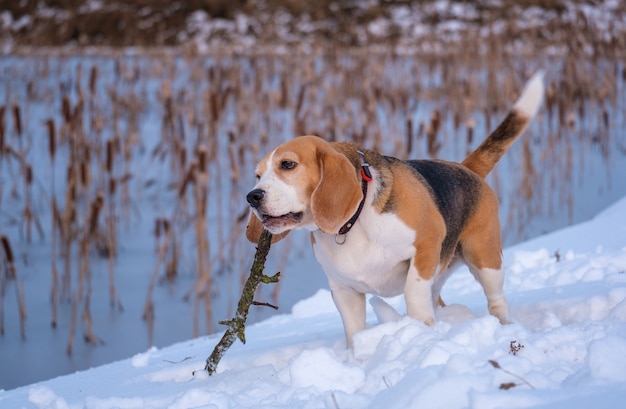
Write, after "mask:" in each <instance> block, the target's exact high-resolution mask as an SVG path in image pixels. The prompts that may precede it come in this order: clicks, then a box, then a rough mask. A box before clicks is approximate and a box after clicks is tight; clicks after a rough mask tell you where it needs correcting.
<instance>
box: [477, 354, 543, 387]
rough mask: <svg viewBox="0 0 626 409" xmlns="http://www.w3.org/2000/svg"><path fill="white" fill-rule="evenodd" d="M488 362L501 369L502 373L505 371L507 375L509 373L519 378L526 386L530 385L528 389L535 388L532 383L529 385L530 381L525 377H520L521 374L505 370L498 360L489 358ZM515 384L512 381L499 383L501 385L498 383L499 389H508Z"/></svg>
mask: <svg viewBox="0 0 626 409" xmlns="http://www.w3.org/2000/svg"><path fill="white" fill-rule="evenodd" d="M488 362H489V363H490V364H491V366H493V367H494V368H496V369H499V370H501V371H502V372H504V373H507V374H509V375H511V376H514V377H516V378H517V379H519V380H520V381H522V382H523V383H524V384H526V385H527V386H528V387H530V389H535V387H534V386H532V385H531V384H530V383H529V382H528V381H527V380H526V379H524V378H522V377H521V376H519V375H516V374H514V373H513V372H511V371H507V370H506V369H504V368H502V367H501V366H500V364H499V363H498V361H495V360H493V359H490V360H489V361H488ZM515 386H517V384H515V383H512V382H508V383H503V384H501V385H500V389H504V390H509V389H511V388H514V387H515Z"/></svg>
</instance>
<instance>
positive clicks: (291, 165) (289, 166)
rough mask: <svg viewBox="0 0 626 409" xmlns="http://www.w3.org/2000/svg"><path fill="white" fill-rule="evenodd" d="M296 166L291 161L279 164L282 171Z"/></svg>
mask: <svg viewBox="0 0 626 409" xmlns="http://www.w3.org/2000/svg"><path fill="white" fill-rule="evenodd" d="M296 165H297V163H296V162H294V161H292V160H284V161H282V162H280V168H281V169H283V170H291V169H293V168H295V167H296Z"/></svg>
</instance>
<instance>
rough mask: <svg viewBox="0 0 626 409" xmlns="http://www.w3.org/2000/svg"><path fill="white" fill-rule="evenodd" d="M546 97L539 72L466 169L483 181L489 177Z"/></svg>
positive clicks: (468, 161)
mask: <svg viewBox="0 0 626 409" xmlns="http://www.w3.org/2000/svg"><path fill="white" fill-rule="evenodd" d="M543 93H544V90H543V73H542V72H538V73H536V74H535V75H533V77H532V78H531V79H530V80H529V81H528V82H527V83H526V86H525V87H524V91H522V95H521V96H520V97H519V99H518V100H517V102H516V103H515V105H513V109H511V111H510V112H509V113H508V115H507V116H506V118H504V121H502V123H501V124H500V125H498V127H497V128H496V129H495V131H493V132H492V133H491V135H489V136H488V137H487V139H485V140H484V141H483V143H481V144H480V146H479V147H478V148H476V150H474V151H473V152H472V153H470V154H469V156H468V157H467V158H465V160H464V161H463V165H464V166H465V167H467V168H469V169H471V170H473V171H474V172H476V173H477V174H478V175H480V176H481V177H483V178H484V177H485V176H487V174H489V172H491V170H492V169H493V168H494V166H496V163H498V161H499V160H500V158H501V157H502V155H504V153H505V152H506V151H507V150H508V149H509V147H510V146H511V145H512V144H513V142H515V140H516V139H517V137H518V136H520V135H521V134H522V132H524V130H525V129H526V127H527V126H528V124H529V123H530V121H531V119H533V117H534V116H535V114H536V113H537V111H538V110H539V107H540V106H541V101H542V100H543Z"/></svg>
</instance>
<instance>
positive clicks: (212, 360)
mask: <svg viewBox="0 0 626 409" xmlns="http://www.w3.org/2000/svg"><path fill="white" fill-rule="evenodd" d="M271 244H272V234H271V233H270V232H268V231H267V230H263V232H262V233H261V237H260V238H259V243H258V247H257V249H256V254H255V255H254V262H253V263H252V268H251V269H250V276H249V277H248V280H246V283H245V285H244V287H243V292H242V294H241V298H240V299H239V304H238V306H237V313H236V314H235V318H233V319H231V320H229V321H222V322H220V324H224V325H227V326H228V329H227V330H226V332H225V333H224V335H223V336H222V339H221V340H220V342H219V343H218V344H217V345H216V346H215V348H214V349H213V353H212V354H211V356H209V357H208V358H207V360H206V365H205V367H204V369H205V370H206V371H208V372H209V375H213V374H214V373H215V371H216V370H217V364H218V363H219V362H220V360H221V359H222V356H224V354H225V353H226V351H227V350H228V348H230V346H231V345H232V344H233V343H234V342H235V338H239V340H240V341H241V342H242V343H244V344H245V343H246V335H245V330H246V319H247V318H248V310H249V309H250V305H253V304H255V301H254V293H255V291H256V289H257V287H258V286H259V284H261V283H264V284H269V283H277V282H278V278H279V277H280V273H276V274H275V275H273V276H267V275H265V274H263V269H264V268H265V260H266V258H267V254H268V253H269V251H270V246H271Z"/></svg>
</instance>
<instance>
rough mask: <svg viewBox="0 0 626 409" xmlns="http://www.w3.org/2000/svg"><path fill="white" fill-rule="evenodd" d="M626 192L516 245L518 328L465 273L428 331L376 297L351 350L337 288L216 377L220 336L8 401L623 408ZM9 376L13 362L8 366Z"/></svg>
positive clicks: (240, 352)
mask: <svg viewBox="0 0 626 409" xmlns="http://www.w3.org/2000/svg"><path fill="white" fill-rule="evenodd" d="M625 239H626V198H624V199H622V200H620V201H619V202H617V203H616V204H615V205H613V206H611V207H610V208H609V209H607V210H606V211H604V212H602V213H601V214H599V215H598V216H596V217H595V218H594V219H592V220H590V221H588V222H585V223H581V224H579V225H575V226H571V227H568V228H566V229H563V230H560V231H557V232H553V233H551V234H548V235H545V236H541V237H538V238H536V239H533V240H530V241H528V242H525V243H522V244H518V245H516V246H514V247H511V248H508V249H506V250H505V251H504V260H505V269H506V272H507V277H506V282H505V290H506V293H507V297H508V298H509V303H510V307H511V313H512V316H513V320H514V323H513V324H511V325H505V326H503V325H500V324H499V323H498V320H497V319H496V318H494V317H492V316H490V315H488V313H487V309H486V305H485V302H484V296H483V295H482V294H481V290H480V287H479V286H478V285H477V284H476V283H474V281H473V278H472V277H471V275H470V274H469V272H468V271H467V270H466V269H464V268H461V269H459V271H457V272H456V273H455V275H453V276H452V278H451V279H450V280H449V282H448V283H447V286H446V287H444V291H443V294H442V295H443V298H444V300H446V301H447V302H448V306H446V307H444V308H440V309H439V310H438V318H439V320H438V322H437V323H436V324H435V325H434V326H432V327H428V326H426V325H424V324H423V323H421V322H418V321H415V320H413V319H411V318H409V317H405V316H404V310H403V309H404V307H403V305H404V302H403V300H402V298H401V297H396V298H393V299H385V300H383V299H379V298H372V299H371V300H370V304H371V306H370V307H368V329H366V330H365V331H362V332H361V333H359V334H357V336H356V337H355V341H354V349H353V350H347V349H345V342H344V340H343V328H342V324H341V319H340V317H339V315H338V313H337V312H336V310H335V309H334V306H333V305H332V298H331V296H330V293H329V292H328V291H327V290H319V291H318V292H317V293H316V294H315V295H313V296H312V297H310V298H308V299H305V300H303V301H300V302H298V303H297V304H296V305H295V306H294V307H293V310H292V312H291V313H290V314H282V315H276V316H274V317H272V318H269V319H267V320H265V321H262V322H259V323H257V324H254V325H251V326H249V327H248V329H247V331H246V338H247V340H248V342H247V344H246V345H243V344H241V343H239V342H237V343H235V344H234V345H233V347H232V348H231V349H230V350H229V351H228V352H227V353H226V355H225V357H224V358H223V360H222V362H221V363H220V365H219V366H218V373H217V374H215V375H213V376H211V377H209V376H208V375H207V374H206V372H204V371H203V367H204V360H205V359H206V357H207V356H208V355H209V354H210V352H211V350H212V348H213V347H214V346H215V344H216V343H217V342H218V340H219V337H220V336H221V334H215V335H211V336H207V337H201V338H197V339H191V340H189V341H186V342H182V343H178V344H175V345H172V346H170V347H167V348H161V349H158V348H155V347H152V348H150V349H148V350H147V351H145V352H143V353H140V354H136V355H135V356H133V357H132V358H130V359H126V360H123V361H119V362H116V363H112V364H108V365H104V366H101V367H98V368H94V369H90V370H88V371H84V372H77V373H74V374H71V375H67V376H62V377H58V378H55V379H51V380H47V381H44V382H40V383H37V384H33V385H29V386H24V387H20V388H17V389H13V390H8V391H2V392H0V407H2V408H41V409H44V408H59V409H63V408H88V409H101V408H102V409H103V408H128V409H131V408H191V407H194V408H220V409H221V408H281V407H284V408H366V407H371V408H379V407H385V408H386V409H393V408H407V407H442V408H447V409H454V408H484V409H488V408H494V409H495V408H502V407H506V408H530V407H534V408H568V409H569V408H586V407H590V406H592V405H593V407H594V408H609V407H610V408H614V407H621V406H623V400H624V399H625V398H626V354H624V351H625V350H626V240H625ZM3 370H6V369H5V367H4V368H3Z"/></svg>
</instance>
